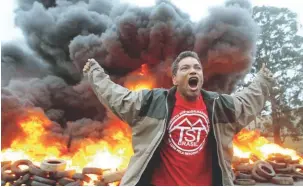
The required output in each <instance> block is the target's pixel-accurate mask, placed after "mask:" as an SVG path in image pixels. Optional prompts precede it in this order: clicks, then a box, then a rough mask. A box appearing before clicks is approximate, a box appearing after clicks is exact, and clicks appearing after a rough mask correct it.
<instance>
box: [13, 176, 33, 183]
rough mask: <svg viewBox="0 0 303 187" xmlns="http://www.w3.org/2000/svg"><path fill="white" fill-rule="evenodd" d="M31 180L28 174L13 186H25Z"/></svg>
mask: <svg viewBox="0 0 303 187" xmlns="http://www.w3.org/2000/svg"><path fill="white" fill-rule="evenodd" d="M30 178H31V175H30V174H29V173H28V174H26V175H24V176H22V177H20V178H19V179H18V180H16V181H15V182H14V183H13V185H14V186H21V185H22V184H25V183H26V182H27V181H28V180H29V179H30Z"/></svg>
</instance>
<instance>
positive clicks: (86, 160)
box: [1, 65, 154, 185]
mask: <svg viewBox="0 0 303 187" xmlns="http://www.w3.org/2000/svg"><path fill="white" fill-rule="evenodd" d="M129 77H130V79H128V80H127V81H126V83H125V86H126V87H127V88H129V89H131V90H135V91H137V90H141V89H152V88H153V86H154V82H153V79H152V76H151V75H150V74H149V71H148V67H147V65H142V67H141V69H140V71H138V72H135V73H132V74H131V75H130V76H129ZM17 121H18V124H17V125H18V127H19V128H20V129H21V130H22V133H21V134H20V135H18V136H17V137H16V138H15V139H14V141H13V142H12V143H11V145H10V148H8V149H4V150H1V161H6V160H10V161H16V160H20V159H29V160H31V161H33V162H34V163H35V164H39V163H41V162H42V161H43V160H45V159H51V158H52V159H54V158H58V159H63V160H65V161H66V162H67V168H66V169H75V170H76V171H77V172H82V168H84V167H99V168H102V169H104V170H106V171H116V170H122V169H125V168H126V167H127V165H128V163H129V160H130V157H131V156H132V155H133V150H132V146H131V130H130V128H129V127H128V126H127V124H125V123H123V122H122V121H120V120H118V119H117V118H115V117H113V115H110V120H109V121H108V125H107V126H106V127H105V129H104V131H105V132H106V136H105V137H104V138H102V139H101V140H92V139H88V138H86V139H79V140H73V142H72V144H71V147H70V148H68V147H67V142H68V134H67V135H66V136H63V138H62V137H56V136H52V135H51V133H49V131H48V130H47V129H48V128H49V127H50V126H51V124H52V122H51V121H50V120H49V119H48V118H47V117H46V116H45V114H44V112H43V111H42V110H37V109H28V110H27V111H26V112H25V114H24V115H21V116H19V119H18V120H17ZM125 129H126V130H125ZM90 177H91V179H92V180H91V181H90V182H89V183H85V185H93V181H94V180H97V176H95V175H90ZM116 184H118V183H113V184H111V185H116Z"/></svg>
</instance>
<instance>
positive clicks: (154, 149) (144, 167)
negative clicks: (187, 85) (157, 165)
mask: <svg viewBox="0 0 303 187" xmlns="http://www.w3.org/2000/svg"><path fill="white" fill-rule="evenodd" d="M165 108H166V116H165V120H164V122H163V124H164V125H163V128H164V129H162V135H161V137H160V138H159V140H158V142H157V143H156V146H154V148H153V150H152V152H151V154H150V156H149V158H148V159H147V160H146V161H145V163H144V165H143V167H142V170H141V172H140V174H139V175H138V176H140V178H141V176H142V174H143V172H144V171H145V169H146V166H147V164H148V163H149V161H150V159H151V158H152V156H153V155H154V152H155V151H156V149H157V148H158V146H159V144H160V143H161V140H162V139H163V136H164V134H165V129H166V122H167V117H168V105H167V96H166V99H165ZM140 178H139V180H140ZM139 180H138V181H137V182H136V184H137V183H138V182H139Z"/></svg>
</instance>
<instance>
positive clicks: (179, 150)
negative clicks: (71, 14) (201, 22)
mask: <svg viewBox="0 0 303 187" xmlns="http://www.w3.org/2000/svg"><path fill="white" fill-rule="evenodd" d="M83 71H84V73H85V75H86V76H88V80H89V82H90V84H91V86H92V88H93V90H94V92H95V93H96V95H97V97H98V98H99V100H100V101H101V102H102V103H103V104H104V105H105V106H107V107H108V108H110V109H111V110H112V111H113V112H114V113H115V114H116V115H117V116H118V117H119V118H120V119H122V120H123V121H125V122H127V123H128V124H129V125H130V127H131V128H132V144H133V149H134V155H133V157H132V158H131V160H130V163H129V166H128V169H127V171H126V173H125V175H124V176H123V178H122V181H121V185H132V186H134V185H140V186H143V185H157V186H158V185H160V186H168V185H169V186H176V185H181V186H197V185H198V186H202V185H203V186H204V185H207V186H210V185H233V172H232V170H231V159H232V139H233V136H234V135H235V133H237V132H238V131H239V130H240V129H241V128H243V127H244V126H245V125H247V124H248V123H249V122H250V121H251V120H252V119H254V118H255V116H256V115H257V114H258V113H259V112H260V111H261V109H262V108H263V106H264V103H265V100H266V97H267V96H268V95H269V88H270V83H271V80H272V74H271V73H270V72H269V71H268V70H267V69H265V67H264V66H263V67H262V69H261V71H260V72H259V73H258V76H257V77H256V78H255V80H254V82H253V83H251V84H250V86H249V87H247V88H245V89H244V90H242V91H240V92H237V93H235V94H234V95H225V94H218V93H214V92H209V91H205V90H203V89H202V85H203V69H202V66H201V63H200V60H199V58H198V56H197V54H196V53H194V52H191V51H185V52H182V53H181V54H179V56H178V57H177V59H176V60H175V61H174V63H173V65H172V75H173V76H172V81H173V84H174V86H173V87H172V88H171V89H170V90H166V89H158V88H157V89H152V90H142V91H131V90H128V89H127V88H124V87H122V86H120V85H118V84H115V83H114V82H112V81H111V80H110V79H109V76H108V75H107V74H106V73H105V72H104V70H103V68H102V67H101V66H100V65H99V64H98V62H96V61H95V60H94V59H89V60H88V62H87V63H86V65H85V67H84V69H83Z"/></svg>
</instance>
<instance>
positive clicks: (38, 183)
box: [31, 181, 50, 186]
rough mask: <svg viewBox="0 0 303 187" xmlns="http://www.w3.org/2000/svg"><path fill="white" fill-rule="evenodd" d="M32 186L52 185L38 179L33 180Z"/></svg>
mask: <svg viewBox="0 0 303 187" xmlns="http://www.w3.org/2000/svg"><path fill="white" fill-rule="evenodd" d="M31 186H50V185H49V184H45V183H42V182H38V181H32V182H31Z"/></svg>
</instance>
